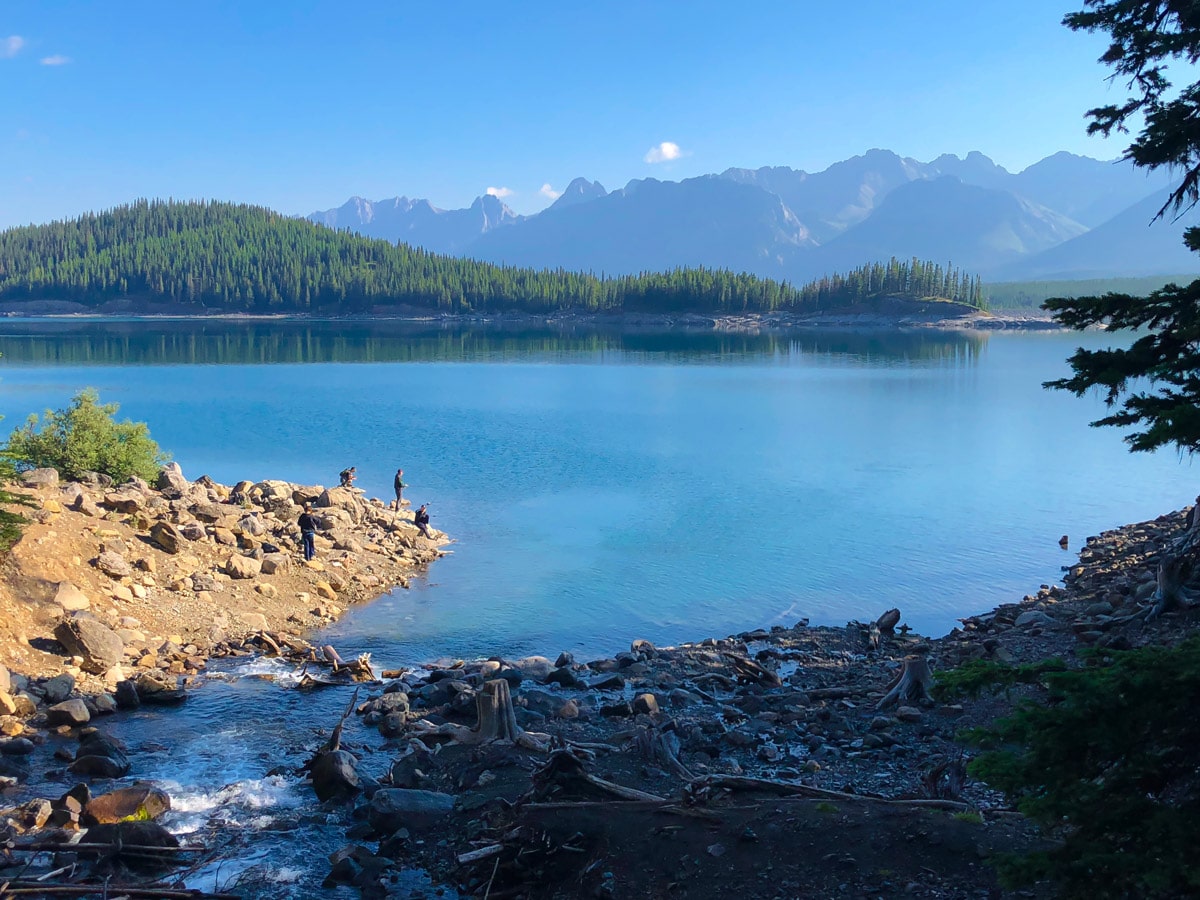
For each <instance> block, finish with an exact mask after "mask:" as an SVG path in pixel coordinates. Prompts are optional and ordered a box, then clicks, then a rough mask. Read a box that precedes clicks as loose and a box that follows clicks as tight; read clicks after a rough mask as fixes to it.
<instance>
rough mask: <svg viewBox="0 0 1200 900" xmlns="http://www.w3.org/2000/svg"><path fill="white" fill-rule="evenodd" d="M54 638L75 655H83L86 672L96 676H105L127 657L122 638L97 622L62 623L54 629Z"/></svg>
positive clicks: (69, 621) (86, 620) (79, 619)
mask: <svg viewBox="0 0 1200 900" xmlns="http://www.w3.org/2000/svg"><path fill="white" fill-rule="evenodd" d="M54 637H55V639H56V640H57V641H58V642H59V643H60V644H62V645H63V646H64V647H66V648H67V652H69V653H70V654H71V655H72V656H82V657H83V665H82V668H83V670H84V671H85V672H91V673H93V674H95V675H103V674H104V673H105V672H107V671H108V670H109V669H110V668H112V667H113V666H115V665H117V664H118V663H119V662H121V660H122V659H124V656H125V642H124V641H122V640H121V636H120V635H119V634H117V633H116V632H115V631H113V630H112V629H111V628H109V627H108V626H107V625H104V624H101V623H100V622H97V621H96V620H95V619H91V618H83V617H81V618H75V619H68V620H67V621H65V622H60V623H59V624H58V626H57V627H56V628H55V629H54Z"/></svg>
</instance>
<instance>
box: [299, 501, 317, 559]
mask: <svg viewBox="0 0 1200 900" xmlns="http://www.w3.org/2000/svg"><path fill="white" fill-rule="evenodd" d="M316 536H317V520H316V519H314V518H313V516H312V507H311V506H309V505H308V504H307V503H305V504H304V512H302V513H301V514H300V541H301V543H303V544H304V560H305V562H307V561H308V560H310V559H312V558H313V557H314V556H315V555H316V553H317V546H316V540H315V539H316Z"/></svg>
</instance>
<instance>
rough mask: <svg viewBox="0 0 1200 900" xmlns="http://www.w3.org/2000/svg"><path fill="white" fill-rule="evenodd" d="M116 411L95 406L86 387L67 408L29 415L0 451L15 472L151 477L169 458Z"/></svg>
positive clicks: (108, 405)
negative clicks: (15, 467)
mask: <svg viewBox="0 0 1200 900" xmlns="http://www.w3.org/2000/svg"><path fill="white" fill-rule="evenodd" d="M118 408H119V407H118V406H117V404H115V403H105V404H101V403H100V397H99V395H98V394H97V393H96V391H95V389H93V388H85V389H84V390H82V391H80V392H79V393H78V394H76V395H75V396H74V397H73V398H72V399H71V405H70V406H68V407H67V408H66V409H59V410H46V413H45V416H44V417H43V419H41V420H39V419H38V416H37V415H36V414H35V415H32V416H30V417H29V421H27V422H26V423H25V424H24V425H23V426H22V427H20V428H18V429H16V430H15V431H13V433H12V434H10V435H9V437H8V443H7V444H6V445H5V447H4V450H3V453H4V456H6V457H7V458H8V459H10V460H12V462H13V463H15V464H16V466H17V468H18V469H41V468H50V469H57V470H58V472H59V474H60V475H62V476H63V477H64V478H78V477H79V476H80V475H82V474H83V473H84V472H100V473H101V474H104V475H108V476H109V477H111V478H112V479H113V480H114V481H117V482H122V481H127V480H129V479H130V478H131V477H133V476H134V475H137V476H138V477H140V478H145V479H147V480H150V479H153V478H154V477H155V476H156V474H157V473H158V470H159V468H161V467H162V465H163V464H164V463H165V462H166V461H167V459H168V458H169V457H168V456H167V455H166V454H164V453H163V452H162V451H161V450H160V449H159V446H158V444H156V443H155V442H154V441H153V440H152V439H151V437H150V429H149V428H148V427H147V426H146V423H145V422H130V421H129V420H128V419H126V420H125V421H124V422H117V421H116V420H115V419H114V418H113V417H114V416H115V415H116V413H117V409H118Z"/></svg>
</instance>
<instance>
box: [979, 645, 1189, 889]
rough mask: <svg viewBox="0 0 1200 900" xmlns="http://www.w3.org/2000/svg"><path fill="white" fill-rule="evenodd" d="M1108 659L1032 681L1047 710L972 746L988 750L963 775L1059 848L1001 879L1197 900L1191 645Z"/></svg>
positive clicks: (1023, 711) (1010, 720) (1039, 706)
mask: <svg viewBox="0 0 1200 900" xmlns="http://www.w3.org/2000/svg"><path fill="white" fill-rule="evenodd" d="M1109 658H1110V659H1111V663H1110V664H1108V665H1099V664H1096V665H1091V666H1089V667H1087V668H1083V669H1074V670H1069V671H1059V672H1053V671H1047V672H1043V673H1040V674H1039V675H1038V676H1037V679H1036V680H1040V681H1042V682H1044V684H1045V686H1046V698H1045V700H1046V702H1045V703H1036V702H1033V701H1026V702H1023V703H1022V704H1021V705H1019V706H1018V708H1017V709H1016V711H1015V712H1013V714H1012V715H1010V716H1009V717H1007V718H1005V719H1001V720H1000V721H998V722H997V723H996V724H995V726H994V727H993V728H991V729H983V730H979V731H976V732H974V733H973V734H972V735H971V739H972V740H973V741H975V742H977V743H980V744H982V745H983V746H985V747H988V748H991V749H989V750H988V751H987V752H985V753H983V754H982V755H980V756H979V757H978V758H977V759H976V760H975V761H974V762H972V763H971V765H970V767H969V771H970V772H971V774H972V775H974V776H975V777H978V778H980V779H982V780H983V781H985V782H987V783H988V784H990V785H991V786H993V787H996V788H999V789H1001V790H1003V791H1004V792H1005V793H1007V794H1008V795H1009V796H1010V797H1011V798H1013V800H1015V801H1016V804H1017V807H1018V808H1019V809H1020V810H1021V812H1023V813H1024V814H1025V815H1027V816H1029V817H1030V818H1031V819H1033V820H1034V821H1036V822H1038V823H1040V824H1041V825H1043V826H1044V827H1045V828H1047V829H1048V830H1049V832H1050V833H1051V835H1053V836H1056V837H1059V838H1061V840H1062V843H1061V844H1060V845H1059V846H1057V847H1056V848H1055V849H1052V850H1049V851H1046V852H1042V853H1037V854H1034V855H1032V856H1030V857H1026V858H1023V859H1010V860H1008V861H1006V863H1005V864H1004V866H1003V873H1004V874H1005V876H1006V877H1007V878H1009V879H1011V880H1012V881H1014V882H1029V881H1032V880H1035V879H1041V878H1049V879H1051V880H1052V881H1054V882H1055V883H1056V884H1057V885H1058V887H1059V888H1060V890H1061V892H1062V896H1065V897H1078V898H1127V897H1128V898H1133V897H1137V898H1178V897H1194V896H1198V895H1200V861H1198V860H1197V856H1196V848H1197V847H1198V846H1200V716H1198V715H1197V711H1196V703H1197V699H1198V698H1200V638H1192V639H1190V640H1188V641H1187V642H1186V643H1184V644H1182V645H1180V646H1178V647H1175V648H1163V647H1151V648H1144V649H1140V650H1134V651H1126V652H1121V653H1112V654H1110V657H1109ZM1092 662H1094V663H1099V662H1100V659H1099V657H1096V656H1093V657H1092ZM1014 671H1016V670H1014Z"/></svg>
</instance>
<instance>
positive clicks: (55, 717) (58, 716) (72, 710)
mask: <svg viewBox="0 0 1200 900" xmlns="http://www.w3.org/2000/svg"><path fill="white" fill-rule="evenodd" d="M91 720H92V714H91V713H90V712H88V708H87V704H86V703H84V702H83V701H82V700H80V699H79V698H78V697H76V698H75V699H74V700H64V701H63V702H62V703H55V704H54V705H53V706H51V707H50V708H49V709H48V710H46V724H47V725H49V726H50V727H51V728H57V727H58V726H59V725H70V726H71V727H72V728H77V727H79V726H80V725H86V724H87V723H88V722H90V721H91Z"/></svg>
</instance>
